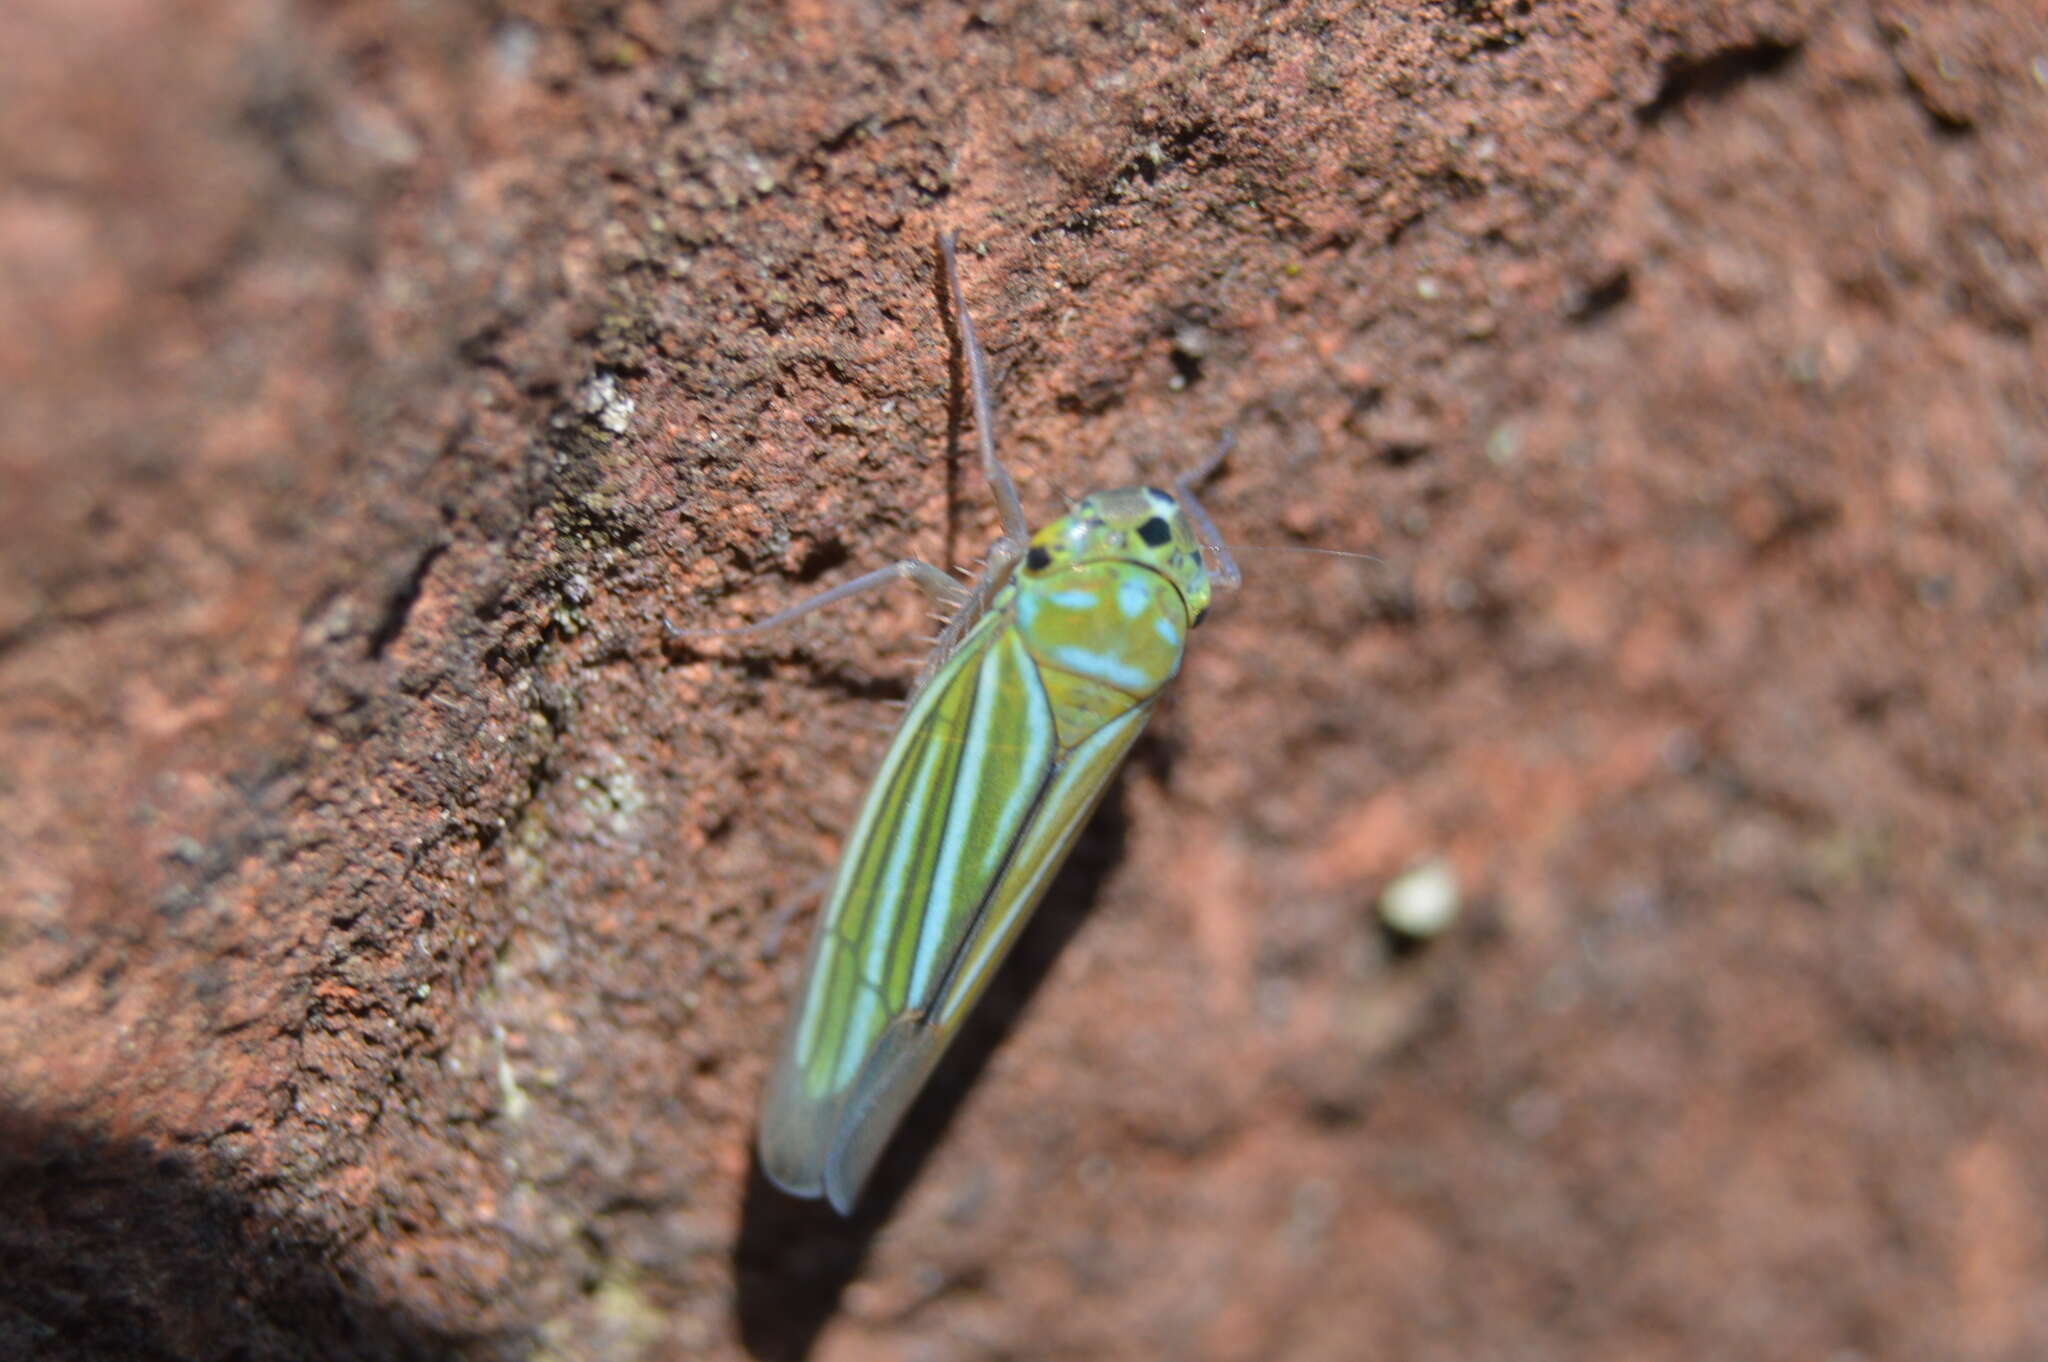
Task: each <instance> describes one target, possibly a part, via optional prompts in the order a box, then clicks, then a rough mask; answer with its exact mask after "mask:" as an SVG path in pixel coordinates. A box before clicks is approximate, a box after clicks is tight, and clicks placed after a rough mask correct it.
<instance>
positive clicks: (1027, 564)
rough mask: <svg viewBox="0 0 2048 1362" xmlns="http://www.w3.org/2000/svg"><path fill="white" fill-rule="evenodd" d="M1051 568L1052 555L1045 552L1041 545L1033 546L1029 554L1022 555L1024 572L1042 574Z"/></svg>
mask: <svg viewBox="0 0 2048 1362" xmlns="http://www.w3.org/2000/svg"><path fill="white" fill-rule="evenodd" d="M1051 566H1052V555H1051V554H1050V553H1047V552H1046V551H1045V546H1044V545H1042V544H1033V545H1032V546H1031V552H1029V553H1027V554H1025V555H1024V570H1025V571H1026V572H1043V571H1045V570H1046V569H1047V568H1049V567H1051Z"/></svg>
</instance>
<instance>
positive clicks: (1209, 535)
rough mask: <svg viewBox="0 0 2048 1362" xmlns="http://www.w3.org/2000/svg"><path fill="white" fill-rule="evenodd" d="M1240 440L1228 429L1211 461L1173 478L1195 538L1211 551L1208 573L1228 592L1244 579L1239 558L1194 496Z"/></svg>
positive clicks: (1175, 490) (1176, 494)
mask: <svg viewBox="0 0 2048 1362" xmlns="http://www.w3.org/2000/svg"><path fill="white" fill-rule="evenodd" d="M1236 443H1237V432H1236V431H1234V430H1226V431H1224V432H1223V438H1222V439H1221V440H1219V441H1217V442H1216V452H1215V453H1214V454H1211V455H1210V456H1209V459H1208V462H1206V463H1204V464H1203V465H1202V466H1201V467H1200V468H1197V469H1194V470H1193V471H1191V472H1187V473H1183V474H1181V475H1180V476H1179V477H1178V478H1175V479H1174V480H1173V494H1174V498H1175V499H1176V500H1177V501H1179V502H1180V506H1181V509H1182V510H1183V511H1186V512H1187V515H1188V519H1189V520H1191V521H1193V522H1194V525H1195V537H1196V538H1198V539H1200V540H1201V541H1202V547H1203V548H1205V549H1207V550H1208V551H1209V575H1210V576H1211V577H1212V578H1214V579H1215V582H1216V585H1217V586H1219V587H1222V588H1223V589H1224V590H1226V591H1234V590H1236V589H1237V588H1238V587H1239V586H1240V585H1241V584H1242V583H1243V582H1244V573H1242V572H1240V571H1239V570H1238V567H1237V560H1236V559H1235V558H1232V557H1231V556H1230V550H1229V549H1227V548H1225V547H1224V545H1223V536H1222V535H1220V534H1218V533H1217V532H1216V522H1215V521H1213V520H1211V519H1209V513H1208V512H1207V511H1205V510H1203V509H1202V503H1201V502H1200V501H1199V500H1198V499H1197V498H1196V496H1195V484H1196V483H1198V482H1201V481H1202V480H1203V479H1204V478H1206V477H1208V476H1209V475H1210V474H1211V473H1214V472H1215V471H1216V469H1217V468H1218V466H1220V465H1221V464H1222V462H1223V461H1224V460H1225V459H1226V458H1228V457H1230V451H1231V448H1232V446H1234V445H1235V444H1236Z"/></svg>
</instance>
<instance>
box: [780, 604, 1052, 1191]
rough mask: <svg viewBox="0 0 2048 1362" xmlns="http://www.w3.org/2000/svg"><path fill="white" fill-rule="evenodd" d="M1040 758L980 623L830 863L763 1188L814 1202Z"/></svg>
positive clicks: (1047, 720) (1029, 798)
mask: <svg viewBox="0 0 2048 1362" xmlns="http://www.w3.org/2000/svg"><path fill="white" fill-rule="evenodd" d="M1054 755H1055V733H1054V726H1053V720H1052V714H1051V709H1050V706H1049V704H1048V702H1047V700H1046V696H1045V689H1044V687H1043V685H1042V684H1040V682H1039V679H1038V674H1037V669H1036V667H1035V666H1034V664H1033V663H1032V661H1031V659H1030V657H1029V655H1028V654H1027V653H1026V652H1025V651H1024V649H1023V647H1022V646H1021V644H1020V642H1019V640H1018V638H1017V636H1016V633H1015V631H1014V630H1013V629H1011V628H1009V626H1008V621H1007V619H1006V617H1005V616H1004V615H1003V614H1002V613H1001V612H991V613H990V614H989V615H988V616H987V617H985V618H984V619H983V620H982V621H981V623H980V624H979V625H977V626H976V627H975V629H974V630H973V631H972V632H971V633H969V635H968V636H967V638H966V639H964V640H963V641H962V643H961V645H960V647H959V649H958V650H957V651H956V652H955V653H954V654H953V656H951V657H950V658H948V659H947V660H946V663H945V665H944V666H942V667H941V668H940V669H939V671H938V672H937V673H936V674H935V675H934V676H933V677H932V679H931V681H930V683H929V684H927V685H926V686H925V688H924V689H923V690H922V691H921V692H920V693H919V695H918V697H917V699H916V700H915V701H914V702H913V703H912V705H911V708H910V710H909V712H908V713H907V714H906V715H905V716H904V719H903V723H902V725H901V726H900V727H899V728H898V729H897V731H896V736H895V738H894V739H893V740H892V741H891V743H890V746H889V752H888V755H887V756H886V757H884V758H883V762H882V769H881V771H880V772H879V773H878V774H877V775H876V777H875V782H874V785H873V786H872V787H871V788H870V789H869V791H868V797H867V802H866V804H865V805H864V806H863V808H862V810H861V816H860V820H859V822H858V823H857V824H856V826H855V828H854V832H853V836H852V837H851V839H850V840H849V841H848V842H847V845H846V850H845V852H844V853H843V855H842V857H841V860H840V865H839V871H838V875H837V878H836V880H835V882H834V885H833V890H832V895H831V898H830V899H829V900H828V901H827V903H826V905H825V909H824V911H823V913H822V914H821V915H820V921H819V926H818V928H817V930H816V933H815V935H814V938H813V941H812V944H811V951H810V960H809V964H808V965H807V967H806V969H805V974H804V984H803V989H802V993H801V994H800V996H799V999H798V1003H797V1006H796V1007H795V1009H794V1010H793V1012H792V1015H791V1018H790V1020H789V1022H788V1024H787V1027H788V1029H787V1032H786V1034H785V1038H784V1042H783V1049H782V1055H781V1058H780V1060H779V1061H778V1063H777V1066H776V1071H775V1075H774V1077H773V1078H772V1079H771V1080H770V1084H769V1089H768V1098H767V1102H766V1104H765V1106H764V1108H763V1111H762V1117H761V1131H760V1150H761V1162H762V1167H763V1169H764V1171H766V1173H767V1174H768V1176H769V1177H770V1178H771V1179H772V1180H773V1181H774V1182H775V1183H776V1184H777V1185H779V1186H781V1187H783V1188H784V1189H785V1190H787V1191H790V1192H794V1193H796V1194H798V1195H802V1196H816V1195H819V1194H820V1193H821V1192H823V1191H825V1190H826V1188H825V1167H826V1162H827V1158H828V1155H829V1154H830V1152H831V1150H832V1148H833V1145H834V1143H835V1136H836V1132H837V1131H838V1130H839V1128H840V1126H841V1123H842V1116H841V1113H842V1111H843V1110H844V1109H845V1108H847V1106H848V1105H849V1097H850V1094H852V1092H853V1091H854V1089H855V1086H856V1079H857V1078H858V1077H859V1076H860V1075H861V1073H862V1072H863V1071H864V1069H866V1068H867V1066H868V1065H869V1064H870V1063H872V1061H873V1060H874V1058H875V1055H876V1051H877V1046H878V1043H879V1042H880V1039H881V1037H882V1036H883V1033H884V1032H885V1030H886V1029H887V1028H889V1027H890V1025H891V1024H892V1023H893V1022H895V1021H896V1020H897V1019H898V1018H900V1017H903V1016H904V1015H905V1014H907V1013H910V1012H912V1011H914V1010H919V1003H920V1000H924V999H928V998H929V997H930V996H931V995H932V993H933V991H934V987H935V983H936V981H937V980H938V978H939V977H940V975H941V973H942V972H943V971H944V970H945V969H946V968H947V967H948V966H949V965H950V963H951V961H952V959H953V957H954V956H955V955H956V954H957V953H958V950H959V947H960V943H961V941H962V939H963V938H964V937H965V936H966V935H967V933H968V930H969V927H970V926H971V924H972V923H973V922H974V920H975V918H976V916H977V912H978V910H979V909H980V908H981V906H982V904H983V903H984V901H985V900H986V899H987V898H988V896H989V888H990V886H991V885H992V884H993V883H994V882H995V880H996V878H997V877H998V875H999V874H1000V872H1001V869H1002V867H1003V865H1004V864H1005V863H1006V862H1007V861H1008V860H1009V859H1010V853H1011V851H1012V849H1013V848H1014V847H1015V846H1016V843H1017V838H1018V836H1019V835H1020V833H1022V832H1023V830H1024V828H1025V824H1026V823H1027V821H1028V819H1029V816H1030V814H1031V812H1032V810H1033V809H1034V808H1035V807H1036V805H1037V804H1038V802H1039V796H1040V795H1041V794H1042V793H1043V791H1044V789H1045V785H1046V781H1047V778H1048V776H1049V775H1050V773H1051V772H1052V770H1053V762H1054Z"/></svg>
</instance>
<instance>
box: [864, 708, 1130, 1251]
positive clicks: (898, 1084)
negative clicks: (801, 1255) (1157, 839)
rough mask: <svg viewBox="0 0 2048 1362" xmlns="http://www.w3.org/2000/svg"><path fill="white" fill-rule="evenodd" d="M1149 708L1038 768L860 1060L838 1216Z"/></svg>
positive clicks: (1115, 721) (1058, 862)
mask: <svg viewBox="0 0 2048 1362" xmlns="http://www.w3.org/2000/svg"><path fill="white" fill-rule="evenodd" d="M1151 712H1152V706H1151V704H1150V702H1147V703H1144V704H1141V705H1137V706H1135V707H1133V708H1132V709H1130V710H1128V711H1126V712H1125V713H1124V714H1122V715H1120V716H1118V717H1117V718H1115V719H1113V720H1112V721H1111V722H1110V723H1108V724H1106V725H1104V726H1103V727H1102V728H1101V729H1099V730H1097V731H1096V732H1095V733H1094V734H1093V735H1092V736H1091V737H1089V738H1088V739H1087V740H1086V741H1084V742H1082V743H1081V744H1079V745H1078V746H1077V747H1076V748H1075V749H1074V750H1073V752H1071V753H1069V754H1068V756H1067V757H1066V758H1065V759H1064V760H1063V761H1061V762H1060V763H1059V765H1058V767H1057V768H1056V769H1054V770H1053V771H1051V772H1050V773H1049V774H1048V777H1047V779H1046V780H1045V782H1044V784H1043V786H1042V788H1041V790H1040V791H1039V794H1038V797H1037V799H1036V801H1035V806H1034V808H1033V809H1032V811H1031V814H1030V817H1029V819H1028V821H1027V823H1026V825H1025V827H1024V828H1023V830H1022V832H1021V834H1020V836H1019V837H1018V839H1017V841H1016V844H1015V849H1014V851H1012V852H1010V853H1009V855H1008V857H1007V860H1006V863H1005V864H1003V865H1002V866H1001V868H1000V870H999V872H998V874H999V878H998V879H997V880H996V882H995V884H994V887H993V889H992V890H990V891H989V892H988V893H987V897H986V899H985V901H984V902H983V903H982V904H981V905H979V910H978V911H977V912H976V913H975V914H974V917H973V920H972V922H971V923H969V924H968V925H967V930H966V931H965V932H964V933H962V934H961V935H960V936H959V937H958V938H957V940H955V941H953V942H951V943H950V944H949V946H948V948H947V955H948V956H949V960H948V963H947V964H946V966H945V969H944V973H943V974H942V975H940V976H939V978H938V979H937V980H935V982H934V987H933V991H932V993H931V996H930V997H929V999H928V1000H926V1001H925V1002H924V1003H923V1004H922V1005H921V1006H920V1007H918V1008H917V1009H916V1010H914V1011H911V1012H906V1013H904V1014H902V1015H901V1016H898V1017H897V1018H895V1019H894V1020H893V1021H891V1022H890V1023H889V1025H888V1026H887V1027H886V1028H885V1029H884V1030H883V1032H882V1034H881V1037H880V1038H879V1039H878V1040H877V1041H876V1043H875V1047H874V1050H873V1052H872V1053H871V1054H869V1056H868V1057H867V1059H866V1060H865V1061H864V1062H863V1063H862V1064H861V1067H860V1072H859V1074H858V1076H857V1077H856V1078H855V1080H854V1086H853V1089H852V1091H851V1092H849V1093H848V1094H847V1096H846V1099H845V1102H844V1105H843V1106H842V1107H841V1108H840V1110H839V1112H838V1114H837V1117H836V1120H835V1122H834V1125H835V1130H834V1133H833V1136H832V1143H831V1147H830V1149H829V1151H828V1153H827V1160H826V1164H825V1193H826V1195H827V1196H828V1197H830V1198H831V1201H832V1204H833V1205H834V1206H835V1207H837V1208H838V1209H839V1211H840V1213H841V1214H846V1213H849V1212H850V1211H851V1209H852V1207H853V1203H854V1201H855V1200H856V1199H857V1198H858V1197H859V1195H860V1189H861V1187H862V1185H863V1184H865V1183H866V1182H867V1180H868V1175H869V1174H870V1173H871V1172H873V1171H874V1166H875V1163H876V1162H877V1161H878V1160H879V1159H880V1158H881V1156H882V1151H883V1149H884V1148H886V1147H887V1145H888V1143H889V1137H890V1136H891V1135H892V1134H894V1133H895V1130H896V1127H897V1125H898V1124H900V1123H901V1122H902V1120H903V1118H904V1116H905V1115H906V1114H907V1113H908V1112H909V1110H910V1108H911V1105H912V1104H913V1103H914V1102H915V1101H916V1100H917V1095H918V1093H919V1092H921V1091H922V1090H923V1089H924V1085H925V1081H926V1080H927V1079H929V1078H930V1077H931V1073H932V1070H933V1069H935V1068H936V1067H938V1062H939V1058H940V1056H942V1055H943V1054H944V1053H945V1050H946V1046H947V1045H949V1044H951V1043H952V1039H953V1037H954V1035H955V1034H957V1033H958V1031H959V1030H960V1024H961V1023H962V1022H963V1021H964V1020H965V1019H966V1017H967V1014H968V1013H969V1012H970V1011H972V1010H973V1008H974V1004H975V1002H976V1001H977V1000H979V998H980V997H981V995H982V993H983V991H984V990H985V989H986V988H987V987H988V983H989V980H990V979H991V978H993V977H994V974H995V970H996V967H997V966H998V965H1000V964H1001V963H1002V961H1003V957H1004V956H1006V955H1007V954H1008V953H1009V950H1010V947H1011V946H1012V945H1013V944H1015V942H1016V939H1017V935H1018V933H1019V932H1020V931H1022V929H1023V926H1024V924H1025V922H1027V921H1028V920H1029V919H1030V917H1031V910H1032V909H1033V908H1035V907H1037V906H1038V901H1039V900H1040V899H1041V898H1043V897H1044V895H1045V891H1046V888H1047V887H1048V885H1049V884H1050V883H1051V881H1052V877H1053V876H1054V875H1055V874H1056V873H1058V871H1059V868H1060V866H1061V865H1062V864H1064V863H1065V861H1066V859H1067V853H1068V852H1069V851H1071V850H1072V849H1073V845H1074V839H1075V837H1077V836H1078V835H1079V834H1080V831H1081V829H1082V827H1084V826H1085V825H1086V824H1087V822H1088V815H1089V814H1091V813H1093V812H1094V810H1095V806H1096V804H1098V803H1099V802H1101V799H1102V793H1103V791H1104V790H1106V789H1107V788H1108V787H1109V780H1110V777H1112V776H1113V775H1115V774H1116V769H1117V767H1118V766H1119V765H1121V764H1122V762H1123V758H1124V754H1125V753H1126V752H1128V751H1129V750H1130V746H1131V743H1132V742H1133V741H1134V740H1135V739H1136V738H1137V736H1138V734H1139V733H1140V732H1141V731H1142V730H1143V729H1144V727H1145V720H1146V718H1147V717H1148V716H1149V715H1150V714H1151Z"/></svg>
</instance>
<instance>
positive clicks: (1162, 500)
mask: <svg viewBox="0 0 2048 1362" xmlns="http://www.w3.org/2000/svg"><path fill="white" fill-rule="evenodd" d="M1145 495H1146V496H1148V497H1150V498H1152V500H1154V501H1155V502H1158V503H1159V504H1160V505H1161V506H1171V505H1173V498H1172V497H1171V496H1170V495H1168V494H1167V493H1165V492H1162V491H1160V490H1159V489H1158V488H1157V487H1147V488H1146V489H1145Z"/></svg>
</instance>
